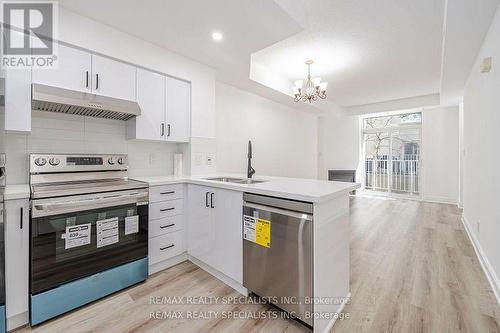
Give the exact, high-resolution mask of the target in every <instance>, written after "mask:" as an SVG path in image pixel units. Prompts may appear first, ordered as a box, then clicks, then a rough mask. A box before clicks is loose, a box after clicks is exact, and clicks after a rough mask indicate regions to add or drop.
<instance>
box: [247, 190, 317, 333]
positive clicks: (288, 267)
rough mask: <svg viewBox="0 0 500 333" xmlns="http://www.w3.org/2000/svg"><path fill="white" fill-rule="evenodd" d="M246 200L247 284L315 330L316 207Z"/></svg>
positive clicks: (263, 198)
mask: <svg viewBox="0 0 500 333" xmlns="http://www.w3.org/2000/svg"><path fill="white" fill-rule="evenodd" d="M243 200H244V203H243V286H245V287H246V288H247V289H248V291H250V292H253V293H254V294H256V295H258V296H261V297H263V298H265V299H268V300H269V302H270V303H272V304H274V305H276V306H278V307H279V308H281V309H283V310H285V311H287V312H289V313H291V314H293V315H294V316H296V317H297V319H300V320H301V321H303V322H304V323H306V324H308V325H309V326H312V325H313V321H312V311H313V305H312V302H311V301H310V300H312V296H313V247H312V246H313V242H312V241H313V239H312V237H313V229H312V226H313V225H312V222H313V205H312V204H311V203H308V202H302V201H293V200H286V199H281V198H275V197H268V196H261V195H255V194H249V193H245V194H244V195H243ZM308 299H309V301H308ZM308 314H309V315H308Z"/></svg>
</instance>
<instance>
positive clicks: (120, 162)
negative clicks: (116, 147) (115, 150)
mask: <svg viewBox="0 0 500 333" xmlns="http://www.w3.org/2000/svg"><path fill="white" fill-rule="evenodd" d="M118 164H120V165H122V164H123V158H121V157H119V158H118Z"/></svg>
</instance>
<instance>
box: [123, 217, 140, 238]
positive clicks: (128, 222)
mask: <svg viewBox="0 0 500 333" xmlns="http://www.w3.org/2000/svg"><path fill="white" fill-rule="evenodd" d="M138 232H139V216H138V215H134V216H127V217H126V218H125V235H130V234H136V233H138Z"/></svg>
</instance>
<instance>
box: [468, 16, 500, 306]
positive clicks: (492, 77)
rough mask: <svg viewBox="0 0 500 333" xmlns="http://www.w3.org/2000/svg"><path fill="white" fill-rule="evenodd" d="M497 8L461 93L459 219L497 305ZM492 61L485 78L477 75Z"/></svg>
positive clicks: (499, 72)
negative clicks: (461, 211) (485, 271)
mask: <svg viewBox="0 0 500 333" xmlns="http://www.w3.org/2000/svg"><path fill="white" fill-rule="evenodd" d="M499 40H500V9H497V12H496V14H495V18H494V20H493V23H492V25H491V27H490V30H489V32H488V35H487V36H486V38H485V40H484V43H483V45H482V48H481V50H480V52H479V54H478V57H477V59H476V61H475V64H474V67H473V68H472V69H471V74H470V76H469V79H468V81H467V84H466V87H465V94H464V150H465V152H464V154H465V155H464V189H463V191H464V199H463V200H464V202H463V206H464V218H465V221H466V223H467V225H468V226H469V230H470V231H471V233H472V236H473V239H474V240H475V241H476V242H477V244H476V246H477V247H478V249H479V252H481V253H482V254H483V260H484V263H485V266H486V267H487V268H488V270H489V273H490V275H489V278H490V281H493V284H494V285H495V286H496V293H497V299H498V300H499V302H500V278H499V277H500V204H499V202H500V195H499V193H500V192H499V189H500V177H499V175H498V166H499V165H500V153H499V149H498V145H499V143H500V111H499V106H500V43H499V42H498V41H499ZM485 57H492V59H493V61H492V63H493V64H492V69H491V71H490V72H489V73H480V63H481V62H482V60H483V58H485Z"/></svg>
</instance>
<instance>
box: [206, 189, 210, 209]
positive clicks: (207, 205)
mask: <svg viewBox="0 0 500 333" xmlns="http://www.w3.org/2000/svg"><path fill="white" fill-rule="evenodd" d="M209 194H210V192H206V193H205V207H207V208H208V207H210V205H209V204H208V195H209Z"/></svg>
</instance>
